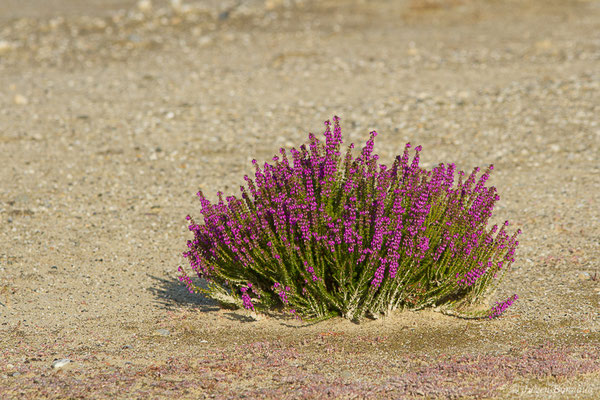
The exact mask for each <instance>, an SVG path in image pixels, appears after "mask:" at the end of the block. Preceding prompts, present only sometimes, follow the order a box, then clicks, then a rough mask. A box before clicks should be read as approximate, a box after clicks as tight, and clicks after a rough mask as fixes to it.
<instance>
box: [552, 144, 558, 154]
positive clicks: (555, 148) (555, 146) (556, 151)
mask: <svg viewBox="0 0 600 400" xmlns="http://www.w3.org/2000/svg"><path fill="white" fill-rule="evenodd" d="M550 150H552V151H553V152H555V153H558V152H559V151H560V146H559V145H557V144H551V145H550Z"/></svg>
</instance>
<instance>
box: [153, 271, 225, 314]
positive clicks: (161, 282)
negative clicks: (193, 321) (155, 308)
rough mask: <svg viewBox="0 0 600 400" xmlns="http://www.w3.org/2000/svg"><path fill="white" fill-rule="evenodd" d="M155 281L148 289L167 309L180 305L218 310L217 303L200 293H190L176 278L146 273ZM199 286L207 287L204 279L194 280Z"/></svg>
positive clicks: (205, 309) (204, 309)
mask: <svg viewBox="0 0 600 400" xmlns="http://www.w3.org/2000/svg"><path fill="white" fill-rule="evenodd" d="M148 276H150V278H152V279H154V280H155V281H156V285H152V287H151V288H150V289H149V291H150V293H152V294H153V295H154V296H155V297H156V298H157V302H158V303H159V304H160V305H161V306H162V307H163V308H165V309H167V310H174V309H176V308H178V307H181V306H186V307H193V308H196V309H198V310H200V311H202V312H210V311H219V310H220V309H221V307H220V306H219V303H218V302H217V301H215V300H213V299H211V298H210V297H208V296H205V295H204V294H202V293H190V292H188V290H187V288H186V287H185V286H184V285H183V284H182V283H181V282H179V280H178V279H175V278H173V279H165V278H160V277H158V276H154V275H148ZM196 283H197V284H198V286H199V287H201V288H203V289H207V288H208V287H207V284H206V282H205V281H203V280H200V281H198V282H196Z"/></svg>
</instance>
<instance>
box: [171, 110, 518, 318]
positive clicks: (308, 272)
mask: <svg viewBox="0 0 600 400" xmlns="http://www.w3.org/2000/svg"><path fill="white" fill-rule="evenodd" d="M331 128H332V126H331V123H330V121H327V122H325V132H324V136H325V142H324V143H323V142H322V141H320V140H318V139H317V137H316V136H315V135H313V134H312V133H311V134H310V135H309V143H308V144H303V145H301V146H300V148H299V150H298V149H295V148H293V149H291V151H290V155H289V156H288V153H287V152H286V150H285V149H283V148H282V149H280V155H281V157H279V156H275V157H273V163H272V164H269V163H264V166H263V167H262V168H261V167H260V166H259V165H258V163H257V161H256V160H253V161H252V163H253V164H254V166H255V168H256V173H255V179H254V180H252V179H250V178H249V177H248V176H245V177H244V179H245V181H246V182H247V186H248V187H247V188H246V187H244V186H241V187H240V191H241V198H237V197H235V196H228V197H226V198H225V200H223V193H221V192H218V198H219V201H218V203H217V204H211V202H210V201H208V200H207V199H206V197H204V195H203V193H202V192H198V197H199V198H200V203H201V214H202V216H203V219H204V223H203V224H197V223H196V222H195V221H194V219H192V218H191V217H190V216H188V217H187V220H188V221H190V225H189V230H190V231H192V232H193V234H194V239H193V240H189V241H188V243H187V245H188V250H187V251H186V252H185V253H183V255H184V257H186V258H187V259H188V261H189V263H190V266H191V269H192V270H193V272H194V273H195V274H196V275H197V276H198V277H200V278H203V279H205V280H206V281H207V282H208V289H202V288H199V287H198V286H196V285H195V284H194V283H193V281H192V279H191V278H190V277H189V276H188V275H187V274H186V272H185V271H184V269H183V268H181V267H180V268H179V271H180V273H181V276H180V280H181V281H182V282H183V283H184V284H185V285H186V286H187V288H188V289H189V290H190V291H191V292H203V293H205V294H207V295H208V296H210V297H212V298H214V299H216V300H218V301H220V302H221V303H222V304H229V305H234V306H238V307H244V308H246V309H252V310H256V311H259V312H260V311H266V310H269V309H272V308H283V309H286V310H288V311H290V312H291V313H293V314H295V315H297V316H300V317H302V318H305V319H308V320H317V319H326V318H330V317H333V316H342V317H345V318H348V319H351V320H360V319H361V318H363V317H364V316H366V315H368V316H372V317H376V316H378V315H380V314H387V313H389V312H390V311H392V310H395V309H398V308H403V309H411V310H418V309H422V308H424V307H440V308H442V309H447V310H458V311H460V310H467V308H466V307H468V306H469V305H472V304H475V303H477V302H479V301H480V300H481V299H482V298H483V296H484V295H486V293H488V292H489V291H493V289H495V287H496V286H497V285H498V284H499V283H500V281H501V280H502V278H503V276H504V274H505V273H506V271H507V270H509V268H510V265H511V263H512V262H514V254H515V250H516V248H517V246H518V244H519V242H518V241H517V240H516V239H517V235H518V234H520V230H518V231H517V232H516V233H514V234H512V235H509V233H507V231H506V228H507V227H508V225H509V223H508V221H507V222H505V223H504V225H502V226H501V227H500V228H498V226H497V225H494V226H492V227H491V228H487V223H488V220H489V219H490V217H491V216H492V211H493V209H494V204H495V203H496V202H497V201H498V200H499V199H500V197H499V196H498V194H497V193H496V188H495V187H493V186H492V187H488V186H486V181H487V180H488V178H489V176H490V173H491V172H492V170H493V165H490V166H489V167H488V168H487V169H486V170H485V171H483V173H482V174H481V175H479V172H480V169H479V168H475V169H474V170H473V171H472V173H471V174H470V175H468V176H466V174H465V173H464V172H463V171H456V169H455V165H454V164H449V165H445V164H439V165H438V166H437V167H435V168H433V169H432V170H430V171H428V170H425V169H423V168H421V167H420V166H419V154H420V152H421V146H417V147H415V148H414V156H413V157H412V159H411V157H410V153H411V148H412V147H411V145H410V143H408V144H406V147H405V149H404V153H403V154H402V155H399V156H397V157H396V159H395V161H394V163H393V164H392V166H391V167H388V166H386V165H383V164H379V163H378V159H379V157H378V156H377V155H376V154H373V146H374V140H375V137H376V136H377V133H376V132H371V135H370V138H369V140H368V141H367V143H366V145H365V147H364V148H363V149H362V151H361V153H360V155H359V156H358V157H356V158H354V157H353V156H352V149H353V148H354V144H350V146H348V148H347V150H346V153H345V155H344V156H342V153H341V150H340V149H341V145H342V132H341V128H340V124H339V118H337V117H335V118H334V125H333V131H332V129H331ZM515 299H516V296H515V297H514V298H511V300H510V303H512V301H514V300H515ZM510 303H507V302H505V303H502V304H501V305H497V306H496V307H494V308H492V309H490V310H486V311H485V312H479V313H478V314H477V315H470V316H475V317H483V316H490V317H496V316H498V315H500V314H501V313H502V312H503V311H504V310H505V309H506V307H507V306H506V304H509V305H510ZM463 315H466V313H464V314H463Z"/></svg>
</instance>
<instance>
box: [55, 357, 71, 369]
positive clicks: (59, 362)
mask: <svg viewBox="0 0 600 400" xmlns="http://www.w3.org/2000/svg"><path fill="white" fill-rule="evenodd" d="M70 362H71V360H69V359H68V358H63V359H62V360H55V361H54V362H53V363H52V368H54V369H58V368H62V367H64V366H65V365H67V364H69V363H70Z"/></svg>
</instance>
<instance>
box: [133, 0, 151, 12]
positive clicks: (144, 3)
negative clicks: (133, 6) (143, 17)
mask: <svg viewBox="0 0 600 400" xmlns="http://www.w3.org/2000/svg"><path fill="white" fill-rule="evenodd" d="M137 8H138V10H140V11H141V12H143V13H147V12H149V11H152V1H151V0H140V1H138V2H137Z"/></svg>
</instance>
